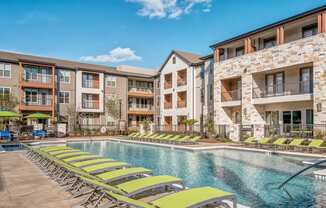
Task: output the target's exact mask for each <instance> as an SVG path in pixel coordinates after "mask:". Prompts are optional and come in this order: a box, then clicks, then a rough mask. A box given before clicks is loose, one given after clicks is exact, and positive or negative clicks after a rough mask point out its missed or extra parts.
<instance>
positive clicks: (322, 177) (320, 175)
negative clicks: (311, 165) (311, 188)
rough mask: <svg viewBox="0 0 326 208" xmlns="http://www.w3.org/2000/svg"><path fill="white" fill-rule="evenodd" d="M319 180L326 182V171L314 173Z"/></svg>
mask: <svg viewBox="0 0 326 208" xmlns="http://www.w3.org/2000/svg"><path fill="white" fill-rule="evenodd" d="M314 175H315V178H316V179H317V180H321V181H326V169H324V170H317V171H314Z"/></svg>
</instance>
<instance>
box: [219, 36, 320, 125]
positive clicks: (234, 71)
mask: <svg viewBox="0 0 326 208" xmlns="http://www.w3.org/2000/svg"><path fill="white" fill-rule="evenodd" d="M309 63H310V64H312V65H313V72H314V73H313V80H314V85H313V86H314V89H313V90H314V96H313V109H314V123H315V124H322V123H326V34H325V33H322V34H318V35H315V36H313V37H309V38H305V39H300V40H296V41H293V42H290V43H286V44H283V45H280V46H276V47H273V48H269V49H264V50H261V51H257V52H253V53H250V54H246V55H243V56H240V57H235V58H232V59H228V60H225V61H222V62H219V63H215V64H214V85H215V86H214V90H215V95H216V97H215V98H214V109H215V114H214V115H215V122H216V124H230V123H232V122H231V121H230V119H229V118H228V117H227V115H226V114H225V112H224V110H223V108H222V107H221V105H220V104H221V96H220V95H221V81H220V80H222V79H228V78H232V77H241V79H242V123H243V124H261V123H263V122H264V121H263V120H262V117H261V116H260V112H259V111H261V109H260V108H261V107H257V106H254V105H253V104H252V82H253V74H254V73H258V72H265V71H269V70H274V69H280V68H285V67H289V66H294V65H301V64H309ZM318 103H321V104H322V108H321V111H319V112H317V104H318Z"/></svg>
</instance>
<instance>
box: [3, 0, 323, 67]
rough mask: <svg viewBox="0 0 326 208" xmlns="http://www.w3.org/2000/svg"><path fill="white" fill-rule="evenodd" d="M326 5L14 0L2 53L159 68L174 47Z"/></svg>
mask: <svg viewBox="0 0 326 208" xmlns="http://www.w3.org/2000/svg"><path fill="white" fill-rule="evenodd" d="M323 4H326V0H69V1H68V0H52V1H50V0H11V1H1V2H0V8H1V12H0V27H1V30H0V31H1V32H0V40H1V45H0V50H7V51H15V52H21V53H28V54H35V55H41V56H49V57H56V58H63V59H69V60H76V61H86V62H91V63H98V64H104V65H110V66H116V65H121V64H129V65H135V66H141V67H147V68H158V67H159V66H160V65H161V64H162V63H163V61H164V60H165V58H166V57H167V55H168V54H169V52H170V51H171V50H172V49H179V50H184V51H190V52H194V53H198V54H202V55H207V54H209V53H211V49H210V48H209V45H211V44H213V43H215V42H218V41H222V40H225V39H227V38H231V37H233V36H235V35H238V34H241V33H244V32H247V31H249V30H252V29H255V28H257V27H260V26H264V25H266V24H269V23H272V22H275V21H277V20H280V19H283V18H286V17H289V16H292V15H295V14H297V13H300V12H304V11H306V10H309V9H312V8H315V7H318V6H321V5H323Z"/></svg>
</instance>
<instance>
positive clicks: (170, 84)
mask: <svg viewBox="0 0 326 208" xmlns="http://www.w3.org/2000/svg"><path fill="white" fill-rule="evenodd" d="M170 88H172V82H164V89H170Z"/></svg>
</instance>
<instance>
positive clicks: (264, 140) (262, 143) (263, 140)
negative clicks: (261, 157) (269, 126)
mask: <svg viewBox="0 0 326 208" xmlns="http://www.w3.org/2000/svg"><path fill="white" fill-rule="evenodd" d="M271 140H272V139H271V138H268V137H263V138H261V139H259V140H258V142H257V144H258V145H259V147H264V146H266V145H268V144H269V142H270V141H271Z"/></svg>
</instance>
